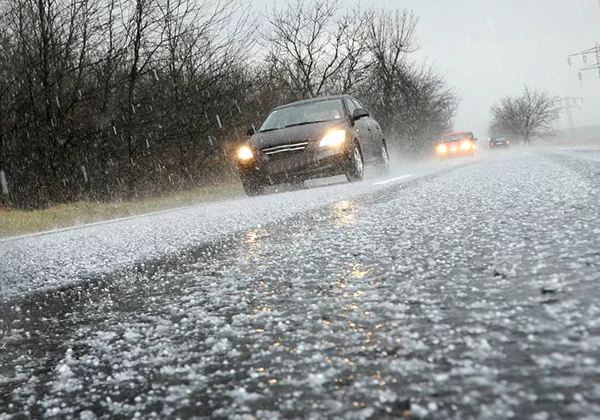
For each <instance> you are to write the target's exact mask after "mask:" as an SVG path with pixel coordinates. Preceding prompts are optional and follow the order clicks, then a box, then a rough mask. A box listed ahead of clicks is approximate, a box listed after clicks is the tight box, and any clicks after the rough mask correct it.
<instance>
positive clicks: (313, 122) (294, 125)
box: [283, 120, 332, 128]
mask: <svg viewBox="0 0 600 420" xmlns="http://www.w3.org/2000/svg"><path fill="white" fill-rule="evenodd" d="M327 121H332V120H322V121H305V122H301V123H296V124H290V125H286V126H285V127H283V128H288V127H296V126H298V125H307V124H317V123H322V122H327Z"/></svg>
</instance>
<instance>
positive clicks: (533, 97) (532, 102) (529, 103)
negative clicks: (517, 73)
mask: <svg viewBox="0 0 600 420" xmlns="http://www.w3.org/2000/svg"><path fill="white" fill-rule="evenodd" d="M559 100H560V99H559V97H557V96H554V97H553V96H550V94H549V93H548V92H542V91H539V90H537V89H534V88H531V87H529V86H525V88H524V91H523V93H522V94H521V95H519V96H514V97H510V96H507V97H504V98H502V99H500V100H499V101H498V102H497V103H496V104H494V105H492V107H491V108H490V112H491V113H492V122H491V123H490V132H491V134H492V135H510V136H514V137H517V138H520V139H521V140H523V143H525V144H529V143H530V142H531V139H533V138H536V137H546V136H548V135H551V134H552V132H553V131H554V124H555V122H556V120H557V119H558V117H559V112H560V107H559V106H558V102H559Z"/></svg>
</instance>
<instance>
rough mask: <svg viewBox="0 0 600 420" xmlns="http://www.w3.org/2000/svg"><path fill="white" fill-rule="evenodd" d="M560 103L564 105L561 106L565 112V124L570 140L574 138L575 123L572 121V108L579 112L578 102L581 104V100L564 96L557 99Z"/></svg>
mask: <svg viewBox="0 0 600 420" xmlns="http://www.w3.org/2000/svg"><path fill="white" fill-rule="evenodd" d="M559 101H560V102H563V103H564V105H562V106H561V108H562V109H564V110H565V111H566V112H567V123H568V124H569V137H570V138H571V140H573V139H574V137H575V122H574V121H573V109H572V108H573V107H576V108H578V109H580V110H581V106H580V105H579V103H580V102H583V98H580V97H573V96H565V97H564V98H561V99H559Z"/></svg>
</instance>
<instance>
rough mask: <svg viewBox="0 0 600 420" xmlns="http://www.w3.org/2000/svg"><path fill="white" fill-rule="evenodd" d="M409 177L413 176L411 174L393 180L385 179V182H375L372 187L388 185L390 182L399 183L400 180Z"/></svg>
mask: <svg viewBox="0 0 600 420" xmlns="http://www.w3.org/2000/svg"><path fill="white" fill-rule="evenodd" d="M411 176H413V175H412V174H406V175H402V176H397V177H395V178H390V179H386V180H385V181H379V182H375V183H373V185H383V184H389V183H390V182H395V181H400V180H401V179H406V178H410V177H411Z"/></svg>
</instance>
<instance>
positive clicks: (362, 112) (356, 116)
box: [352, 108, 369, 121]
mask: <svg viewBox="0 0 600 420" xmlns="http://www.w3.org/2000/svg"><path fill="white" fill-rule="evenodd" d="M368 116H369V113H368V112H367V110H366V109H362V108H356V109H355V110H354V112H352V120H353V121H356V120H360V119H361V118H363V117H368Z"/></svg>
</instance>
